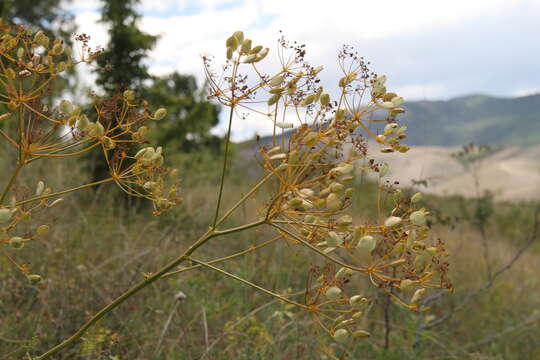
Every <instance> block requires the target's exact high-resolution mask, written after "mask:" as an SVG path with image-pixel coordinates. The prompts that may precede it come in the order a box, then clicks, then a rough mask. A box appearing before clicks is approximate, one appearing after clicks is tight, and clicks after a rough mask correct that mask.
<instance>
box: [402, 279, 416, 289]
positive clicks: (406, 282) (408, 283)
mask: <svg viewBox="0 0 540 360" xmlns="http://www.w3.org/2000/svg"><path fill="white" fill-rule="evenodd" d="M413 284H414V281H413V280H411V279H404V280H401V282H400V283H399V288H400V289H401V290H402V291H407V290H409V289H410V288H411V287H412V286H413Z"/></svg>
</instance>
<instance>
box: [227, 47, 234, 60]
mask: <svg viewBox="0 0 540 360" xmlns="http://www.w3.org/2000/svg"><path fill="white" fill-rule="evenodd" d="M233 53H234V50H233V48H227V53H226V56H227V59H228V60H232V56H233Z"/></svg>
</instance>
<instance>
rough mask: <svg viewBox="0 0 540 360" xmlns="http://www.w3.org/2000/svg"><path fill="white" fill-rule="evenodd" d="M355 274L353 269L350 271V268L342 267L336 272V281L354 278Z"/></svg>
mask: <svg viewBox="0 0 540 360" xmlns="http://www.w3.org/2000/svg"><path fill="white" fill-rule="evenodd" d="M353 273H354V271H353V270H352V269H349V268H346V267H342V268H341V269H339V270H338V271H337V272H336V276H335V278H336V279H340V278H343V277H349V276H352V275H353Z"/></svg>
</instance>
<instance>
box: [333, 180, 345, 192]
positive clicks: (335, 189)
mask: <svg viewBox="0 0 540 360" xmlns="http://www.w3.org/2000/svg"><path fill="white" fill-rule="evenodd" d="M344 188H345V185H343V184H340V183H338V182H333V183H332V184H330V191H331V192H333V193H338V192H340V191H341V190H343V189H344Z"/></svg>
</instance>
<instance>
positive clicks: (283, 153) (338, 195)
mask: <svg viewBox="0 0 540 360" xmlns="http://www.w3.org/2000/svg"><path fill="white" fill-rule="evenodd" d="M245 41H248V40H246V39H245V38H244V35H243V33H241V32H236V33H234V34H233V35H232V36H231V37H229V39H228V40H227V41H226V47H227V59H228V62H227V64H226V66H225V67H224V69H225V73H224V74H221V75H217V74H216V73H215V72H214V71H213V70H212V68H211V60H210V59H209V58H205V66H206V73H207V76H208V80H209V83H210V97H211V98H214V99H216V100H218V101H219V102H220V103H221V104H223V105H225V106H228V107H229V108H230V109H231V114H232V113H234V112H235V111H237V110H240V109H241V111H242V113H243V115H242V116H243V117H245V116H248V115H244V114H245V113H246V112H247V111H252V113H253V114H258V116H259V117H260V116H261V115H264V116H266V118H267V121H269V122H271V123H272V124H273V127H274V137H273V141H272V144H269V145H265V146H262V147H261V149H260V155H261V158H262V163H263V166H264V169H265V170H266V172H267V177H266V178H265V179H266V180H265V182H266V183H267V184H268V188H269V189H271V190H270V194H271V196H270V198H269V199H268V201H266V202H264V203H261V214H263V215H264V218H265V224H267V225H269V226H271V227H273V228H274V229H275V230H276V231H277V234H279V235H280V236H281V237H282V238H283V239H286V240H287V241H289V242H290V243H292V244H295V245H298V246H303V247H306V248H308V249H310V250H312V251H313V255H314V256H315V257H318V258H320V259H322V260H323V261H327V262H328V265H326V266H323V267H320V268H319V270H316V271H315V272H316V275H317V281H314V282H313V283H311V284H310V285H309V287H308V289H306V290H305V303H303V304H298V305H299V306H300V307H303V308H304V309H307V310H308V311H310V312H311V313H312V314H313V316H314V317H315V318H316V320H317V322H318V323H319V324H321V325H322V327H323V329H325V330H326V331H328V333H329V334H331V335H332V336H333V338H334V339H335V340H336V341H339V342H342V341H346V340H347V338H348V336H349V335H351V336H352V335H354V336H358V337H366V336H369V333H368V332H367V331H365V329H362V328H361V327H360V323H361V322H360V319H361V318H362V312H361V311H359V310H362V308H363V307H365V306H367V305H368V304H369V303H370V301H371V300H370V299H369V298H367V297H366V296H363V295H355V294H350V293H349V290H348V289H349V288H354V286H353V284H354V282H355V281H357V280H359V279H360V278H362V277H364V278H367V279H369V281H370V283H371V284H372V285H373V286H374V287H375V288H376V289H379V290H380V291H383V292H385V293H386V294H388V295H389V296H390V297H391V298H392V299H393V300H394V301H396V302H397V303H399V304H401V305H402V306H404V307H406V308H408V309H411V310H415V311H417V310H421V309H419V307H418V304H419V302H420V299H421V298H422V296H423V294H424V293H425V291H426V289H429V288H437V287H443V288H451V284H450V283H449V281H448V280H447V278H446V276H445V274H446V269H447V263H446V262H445V260H444V258H445V257H446V256H447V253H446V251H445V249H444V247H443V245H442V243H437V244H436V245H434V246H428V245H427V243H428V239H429V228H428V227H427V218H428V217H429V212H428V211H427V210H426V209H424V208H418V207H417V204H418V203H419V201H420V197H421V195H420V194H415V195H414V196H413V197H412V198H405V197H403V196H402V195H401V192H400V191H397V190H396V189H392V188H391V187H386V186H381V187H380V191H385V192H389V193H391V195H392V196H390V197H389V198H392V199H395V203H394V208H393V209H392V210H391V212H390V213H389V214H379V218H382V219H384V220H383V221H382V222H381V223H378V222H375V223H366V222H365V220H363V219H362V220H361V219H356V218H355V216H354V214H352V213H348V208H349V205H350V204H351V199H352V196H354V195H353V193H354V186H355V185H354V178H355V176H357V175H358V174H359V173H360V172H375V173H378V178H379V179H380V180H379V181H380V182H381V183H382V182H383V178H384V177H386V176H388V173H389V167H388V165H387V164H378V165H373V166H372V167H369V168H366V167H362V166H361V165H360V164H361V162H360V161H359V160H369V151H368V148H367V140H366V139H367V138H371V139H373V140H374V141H375V142H376V143H377V144H379V146H380V147H379V149H378V150H379V151H381V152H383V153H392V152H396V153H404V152H407V151H408V150H409V147H408V146H407V145H404V144H402V143H401V141H402V140H403V139H405V138H406V136H407V135H406V130H407V126H404V125H401V124H399V122H398V115H399V114H401V113H404V112H405V110H404V109H402V108H400V105H401V104H402V103H403V101H404V100H403V98H402V97H401V96H399V95H397V94H395V93H393V92H389V91H388V90H387V88H386V86H387V78H386V76H384V75H378V74H375V73H373V72H370V71H369V69H368V67H367V63H366V62H365V61H364V60H363V58H361V57H359V56H358V55H357V53H356V52H354V50H353V49H352V48H351V47H348V46H345V47H344V48H343V50H342V51H341V52H340V53H339V65H340V68H341V70H342V71H343V76H342V78H341V79H339V80H338V87H339V89H340V94H339V95H338V96H337V97H336V98H335V99H332V97H331V95H330V94H329V93H327V92H325V89H324V87H323V86H322V85H321V82H320V80H319V78H318V74H319V73H320V72H321V71H322V67H314V66H311V65H310V64H308V63H307V61H305V53H306V51H305V47H304V46H303V45H299V44H296V43H294V44H290V43H288V42H286V41H285V40H284V39H281V40H280V41H279V45H280V46H279V49H278V51H279V58H280V60H281V68H280V69H278V70H277V72H275V73H270V74H265V73H264V72H263V71H262V70H261V68H259V65H260V64H259V62H261V60H262V58H257V60H253V61H251V60H252V57H251V55H250V52H249V51H246V49H247V47H246V48H241V47H240V44H241V43H242V42H245ZM251 43H252V42H251V40H249V44H251ZM260 49H262V47H261V48H260ZM261 51H262V50H261ZM264 55H265V56H266V52H265V54H264ZM286 59H287V60H286ZM246 60H247V61H246ZM382 112H386V118H382V119H381V118H377V117H376V116H378V115H379V114H381V113H382ZM374 115H375V116H374ZM232 121H233V116H232V115H231V123H232ZM261 121H264V120H262V119H261ZM370 122H385V123H386V125H385V126H384V129H383V131H382V134H377V133H375V132H374V131H373V130H371V128H372V127H371V126H369V123H370ZM229 125H230V124H229ZM290 128H294V130H293V131H292V132H290V133H288V134H286V133H284V132H283V129H290ZM279 131H281V135H280V133H279ZM375 150H377V149H375ZM396 156H399V154H397V155H396ZM376 211H377V210H376V209H374V212H376ZM358 220H361V221H359V223H357V221H358ZM413 237H414V239H412V238H413ZM334 267H339V268H340V270H338V271H337V273H335V272H334V271H333V270H332V269H333V268H334ZM306 271H311V272H313V269H306ZM410 289H414V290H415V292H414V295H413V296H412V297H410V298H409V296H410V295H408V293H404V292H405V291H410ZM407 298H409V299H410V300H407Z"/></svg>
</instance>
